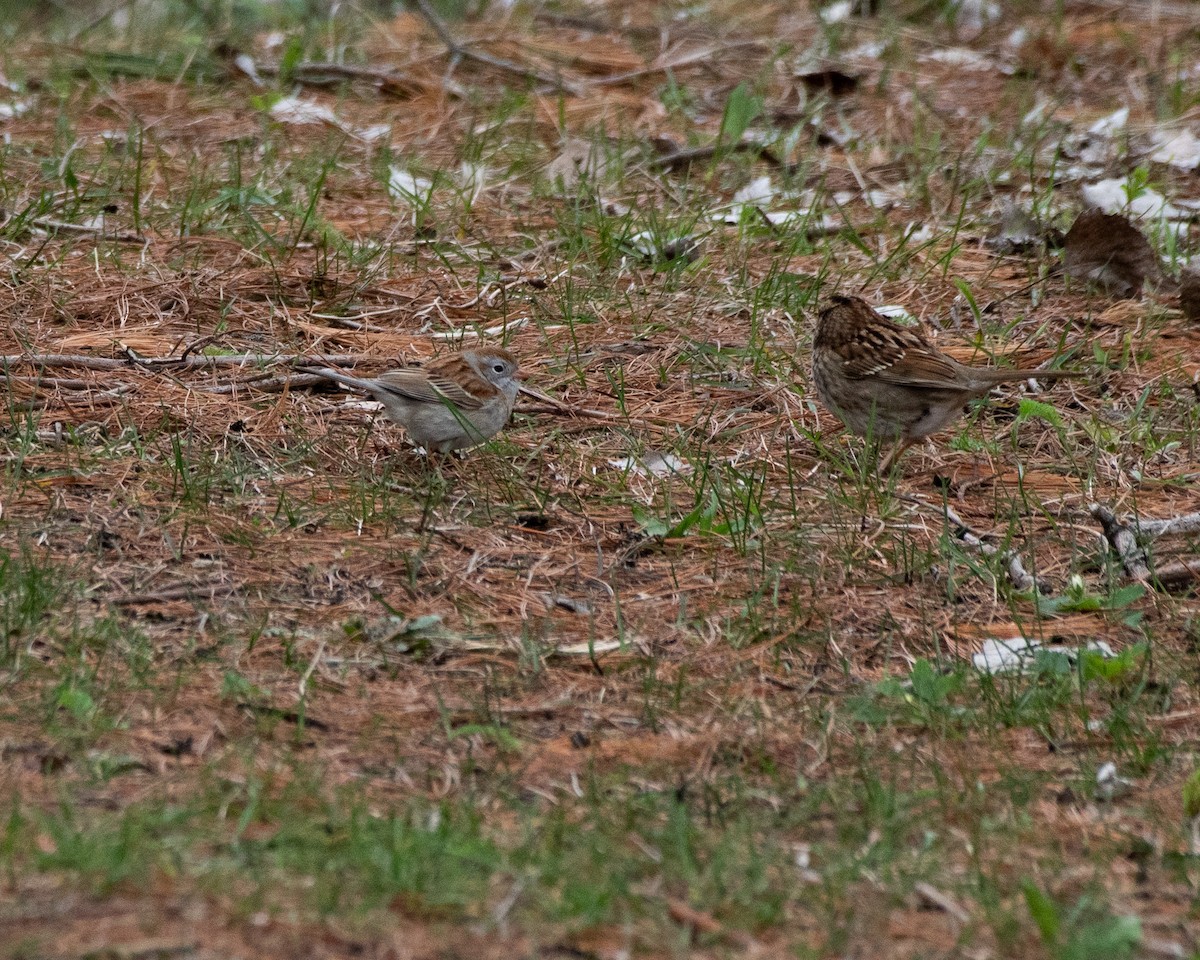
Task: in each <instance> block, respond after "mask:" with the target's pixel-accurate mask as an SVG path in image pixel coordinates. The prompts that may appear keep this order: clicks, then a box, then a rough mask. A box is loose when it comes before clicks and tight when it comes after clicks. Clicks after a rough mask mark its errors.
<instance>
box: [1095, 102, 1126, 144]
mask: <svg viewBox="0 0 1200 960" xmlns="http://www.w3.org/2000/svg"><path fill="white" fill-rule="evenodd" d="M1128 124H1129V108H1128V107H1121V109H1120V110H1114V111H1113V112H1112V113H1110V114H1109V115H1108V116H1106V117H1101V118H1100V119H1099V120H1097V121H1096V122H1095V123H1093V124H1092V125H1091V126H1090V127H1088V133H1091V134H1094V135H1095V136H1098V137H1113V136H1116V135H1117V134H1118V133H1120V132H1121V131H1122V130H1124V129H1125V127H1126V126H1128Z"/></svg>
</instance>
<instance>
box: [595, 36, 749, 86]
mask: <svg viewBox="0 0 1200 960" xmlns="http://www.w3.org/2000/svg"><path fill="white" fill-rule="evenodd" d="M760 45H761V42H760V41H758V40H735V41H734V42H733V43H730V44H726V45H725V46H721V47H707V48H706V49H704V50H692V51H691V52H689V53H683V54H680V55H679V57H678V59H675V60H664V59H663V58H662V57H659V58H658V60H656V61H655V62H654V63H650V64H647V65H646V66H644V67H638V68H637V69H636V70H628V71H626V72H625V73H614V74H610V75H609V76H607V77H597V78H596V79H595V80H589V81H588V84H587V85H588V86H589V87H611V86H613V85H614V84H618V83H625V82H626V81H627V80H637V79H639V78H640V77H648V76H653V75H654V74H656V73H666V72H667V71H668V70H677V69H679V68H680V67H686V66H689V65H690V64H693V63H701V62H703V61H705V60H717V61H719V60H720V58H721V57H722V55H724V54H726V53H729V52H730V51H731V50H736V49H737V48H738V47H757V46H760Z"/></svg>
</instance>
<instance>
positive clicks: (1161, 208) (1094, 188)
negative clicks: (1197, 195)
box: [1081, 177, 1189, 220]
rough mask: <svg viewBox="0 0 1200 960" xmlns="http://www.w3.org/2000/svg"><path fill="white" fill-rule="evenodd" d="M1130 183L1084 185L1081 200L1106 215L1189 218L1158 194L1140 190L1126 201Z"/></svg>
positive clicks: (1117, 180) (1153, 191) (1168, 218)
mask: <svg viewBox="0 0 1200 960" xmlns="http://www.w3.org/2000/svg"><path fill="white" fill-rule="evenodd" d="M1128 186H1129V181H1128V180H1126V179H1119V178H1115V177H1114V178H1112V179H1109V180H1097V181H1096V182H1095V183H1085V184H1084V185H1083V186H1082V188H1081V190H1082V193H1083V199H1084V200H1085V201H1086V202H1087V204H1088V205H1089V206H1092V207H1098V208H1099V209H1100V210H1103V211H1104V212H1105V213H1126V212H1127V213H1129V214H1131V215H1132V216H1133V217H1135V218H1138V219H1147V220H1157V219H1159V218H1160V217H1161V218H1163V219H1166V220H1184V219H1187V217H1188V216H1189V214H1188V212H1187V211H1186V210H1184V209H1182V208H1181V207H1177V206H1175V204H1173V203H1168V202H1167V198H1166V197H1164V196H1163V195H1162V194H1161V193H1159V192H1158V191H1157V190H1151V189H1150V188H1149V187H1142V188H1141V189H1140V190H1139V191H1137V196H1135V197H1134V198H1133V199H1132V200H1130V199H1129V190H1128V189H1127V188H1128Z"/></svg>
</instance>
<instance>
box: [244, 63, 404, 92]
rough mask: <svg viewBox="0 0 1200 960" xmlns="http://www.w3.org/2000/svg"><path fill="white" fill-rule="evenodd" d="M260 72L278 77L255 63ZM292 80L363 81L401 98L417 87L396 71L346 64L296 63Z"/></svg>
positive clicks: (272, 68)
mask: <svg viewBox="0 0 1200 960" xmlns="http://www.w3.org/2000/svg"><path fill="white" fill-rule="evenodd" d="M255 69H257V70H258V72H259V73H261V74H263V75H264V76H268V77H277V76H279V65H278V64H273V63H259V64H255ZM291 76H292V79H293V80H295V81H296V82H297V83H305V84H308V85H310V86H321V85H323V84H322V81H325V82H331V81H333V80H366V81H368V82H369V83H372V84H375V85H376V86H377V87H378V88H379V89H380V90H381V91H382V92H384V93H391V94H395V95H401V94H405V93H409V92H411V91H412V90H414V89H419V88H420V84H418V83H417V82H416V81H414V80H413V79H412V78H411V77H409V76H407V75H406V74H403V73H399V72H397V71H395V70H377V69H375V68H373V67H355V66H350V65H349V64H345V63H298V64H296V66H294V67H292V72H291Z"/></svg>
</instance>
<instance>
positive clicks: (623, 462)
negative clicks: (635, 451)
mask: <svg viewBox="0 0 1200 960" xmlns="http://www.w3.org/2000/svg"><path fill="white" fill-rule="evenodd" d="M608 465H609V466H610V467H615V468H616V469H618V470H623V471H627V472H629V473H634V474H637V475H638V476H639V477H667V476H670V475H671V474H673V473H677V474H682V473H690V472H691V469H692V468H691V465H690V464H689V463H688V462H687V461H686V460H681V459H680V458H679V457H677V456H675V454H673V453H648V454H646V455H645V456H644V457H619V458H618V459H616V460H609V461H608Z"/></svg>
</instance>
